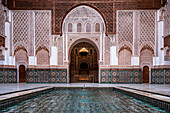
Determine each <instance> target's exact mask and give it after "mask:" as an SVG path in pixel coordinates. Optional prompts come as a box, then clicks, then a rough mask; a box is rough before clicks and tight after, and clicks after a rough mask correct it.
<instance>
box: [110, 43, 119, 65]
mask: <svg viewBox="0 0 170 113" xmlns="http://www.w3.org/2000/svg"><path fill="white" fill-rule="evenodd" d="M110 53H111V54H110V65H118V58H117V54H116V46H111V47H110Z"/></svg>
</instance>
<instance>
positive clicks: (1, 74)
mask: <svg viewBox="0 0 170 113" xmlns="http://www.w3.org/2000/svg"><path fill="white" fill-rule="evenodd" d="M16 82H17V70H16V69H5V68H3V69H0V83H16Z"/></svg>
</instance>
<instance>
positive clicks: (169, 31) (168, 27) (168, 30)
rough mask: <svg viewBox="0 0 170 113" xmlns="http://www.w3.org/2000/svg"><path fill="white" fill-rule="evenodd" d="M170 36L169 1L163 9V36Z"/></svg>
mask: <svg viewBox="0 0 170 113" xmlns="http://www.w3.org/2000/svg"><path fill="white" fill-rule="evenodd" d="M168 35H170V1H168V4H167V5H166V7H165V17H164V36H168Z"/></svg>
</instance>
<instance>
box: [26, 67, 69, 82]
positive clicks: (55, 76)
mask: <svg viewBox="0 0 170 113" xmlns="http://www.w3.org/2000/svg"><path fill="white" fill-rule="evenodd" d="M26 82H27V83H67V69H27V81H26Z"/></svg>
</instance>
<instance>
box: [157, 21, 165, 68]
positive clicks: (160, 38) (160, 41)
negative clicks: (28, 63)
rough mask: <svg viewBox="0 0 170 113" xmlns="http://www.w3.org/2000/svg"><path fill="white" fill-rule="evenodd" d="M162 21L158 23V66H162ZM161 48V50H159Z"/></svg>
mask: <svg viewBox="0 0 170 113" xmlns="http://www.w3.org/2000/svg"><path fill="white" fill-rule="evenodd" d="M163 28H164V27H163V21H160V22H158V56H159V64H160V65H164V50H163V48H164V42H163ZM161 48H162V50H161Z"/></svg>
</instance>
